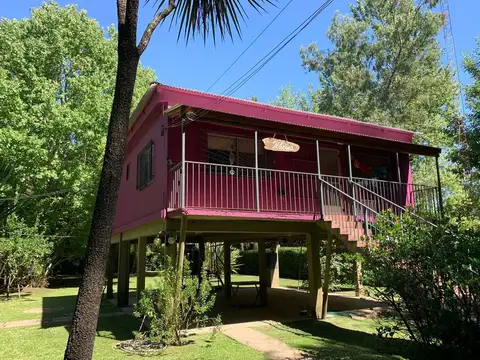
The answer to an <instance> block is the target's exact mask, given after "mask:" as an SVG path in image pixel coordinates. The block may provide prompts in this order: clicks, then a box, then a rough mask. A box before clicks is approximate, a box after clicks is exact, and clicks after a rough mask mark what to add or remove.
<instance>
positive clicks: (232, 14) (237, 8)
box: [145, 0, 276, 43]
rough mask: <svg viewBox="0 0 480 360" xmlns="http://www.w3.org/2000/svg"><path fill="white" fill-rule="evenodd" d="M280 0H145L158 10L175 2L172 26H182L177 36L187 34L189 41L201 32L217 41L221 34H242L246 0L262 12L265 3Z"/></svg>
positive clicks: (222, 37) (246, 16) (186, 38)
mask: <svg viewBox="0 0 480 360" xmlns="http://www.w3.org/2000/svg"><path fill="white" fill-rule="evenodd" d="M275 1H276V0H244V1H242V0H175V1H172V0H155V1H153V0H145V3H146V4H148V3H151V2H152V3H153V5H154V6H155V8H156V11H157V12H159V11H162V9H163V8H164V6H166V5H168V3H171V2H173V3H175V9H174V10H173V13H172V15H171V22H170V27H171V26H172V25H173V24H175V25H178V26H179V29H178V36H177V40H180V38H181V37H182V36H183V37H184V38H185V41H186V42H187V43H188V40H189V39H190V37H191V38H195V35H196V34H199V35H200V36H201V37H202V38H203V39H204V41H206V39H207V38H208V37H209V36H210V35H211V36H212V39H213V41H214V42H215V41H216V38H217V36H220V39H221V40H224V39H225V37H227V36H228V37H230V38H232V39H233V37H234V35H235V34H237V35H238V36H240V37H241V36H242V31H241V22H242V21H244V20H245V19H246V18H248V15H247V12H246V10H245V8H244V6H243V4H242V3H247V4H248V5H249V6H250V7H251V8H253V9H254V10H256V11H258V12H262V11H265V8H264V5H265V4H273V3H274V2H275Z"/></svg>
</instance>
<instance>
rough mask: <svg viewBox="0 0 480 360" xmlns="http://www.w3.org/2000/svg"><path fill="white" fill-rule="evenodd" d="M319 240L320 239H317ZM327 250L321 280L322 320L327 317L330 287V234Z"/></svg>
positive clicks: (329, 235) (330, 235)
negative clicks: (323, 274)
mask: <svg viewBox="0 0 480 360" xmlns="http://www.w3.org/2000/svg"><path fill="white" fill-rule="evenodd" d="M319 240H320V239H319ZM326 245H327V248H326V256H325V276H324V279H323V303H322V319H325V318H326V317H327V309H328V290H329V289H328V288H329V286H330V267H331V262H332V234H328V235H327V244H326Z"/></svg>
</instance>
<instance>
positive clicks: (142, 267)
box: [137, 237, 147, 302]
mask: <svg viewBox="0 0 480 360" xmlns="http://www.w3.org/2000/svg"><path fill="white" fill-rule="evenodd" d="M146 259H147V238H146V237H140V238H138V243H137V302H138V301H139V300H140V295H141V294H142V291H143V290H145V272H146Z"/></svg>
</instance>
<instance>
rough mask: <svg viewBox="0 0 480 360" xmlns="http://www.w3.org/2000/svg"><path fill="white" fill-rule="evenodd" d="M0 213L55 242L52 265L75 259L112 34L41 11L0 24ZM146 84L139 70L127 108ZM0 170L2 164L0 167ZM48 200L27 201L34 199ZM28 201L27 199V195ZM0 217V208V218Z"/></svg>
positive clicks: (102, 115) (105, 106)
mask: <svg viewBox="0 0 480 360" xmlns="http://www.w3.org/2000/svg"><path fill="white" fill-rule="evenodd" d="M0 49H2V50H1V51H0V103H1V104H2V105H1V106H0V159H1V160H0V162H2V163H3V164H5V166H6V164H9V171H8V173H7V175H8V176H2V178H1V180H0V198H8V199H9V200H3V201H2V200H0V202H1V204H0V207H1V208H4V209H5V208H8V207H12V206H13V202H14V200H13V199H15V198H16V197H17V196H19V197H20V200H19V203H17V205H18V206H16V210H15V211H16V213H17V214H18V215H19V216H20V217H21V218H23V219H24V220H25V221H26V223H27V224H29V225H30V226H32V225H33V224H34V223H38V225H39V226H40V227H41V228H43V229H42V230H43V231H44V232H45V233H46V234H49V235H57V236H65V237H63V238H58V240H57V241H56V245H55V254H54V259H53V261H54V263H55V264H58V263H59V262H60V261H65V260H70V261H74V262H78V261H79V259H80V258H81V257H83V255H84V252H85V247H86V243H87V237H86V234H88V231H89V227H90V221H91V216H92V210H93V204H94V200H95V191H96V188H97V186H98V179H99V176H100V169H101V161H102V155H103V151H104V147H105V138H106V134H107V125H108V116H109V111H110V108H111V105H112V101H113V93H114V89H115V88H114V84H115V82H114V79H115V67H116V62H117V58H116V53H117V33H116V32H115V30H114V29H113V27H111V28H109V29H108V30H107V29H103V28H102V27H100V25H99V24H98V23H97V22H96V21H95V20H93V19H90V18H88V16H87V13H86V12H85V11H78V9H77V8H76V7H75V6H67V7H65V8H61V7H60V6H59V5H58V4H56V3H53V2H50V3H48V4H47V3H46V4H43V5H42V6H41V7H40V8H38V9H34V10H32V12H31V17H30V18H25V19H22V20H10V19H1V20H0ZM154 79H155V74H154V73H153V71H152V70H149V69H145V68H143V67H141V66H140V67H139V70H138V76H137V81H136V91H135V92H134V101H135V102H136V101H138V100H139V98H140V97H141V96H142V95H143V93H144V91H145V90H146V88H147V86H148V83H149V82H150V81H152V80H154ZM0 167H1V164H0ZM44 193H47V194H51V195H50V196H45V197H36V196H35V195H38V194H44ZM32 195H33V197H30V196H32ZM0 211H1V209H0Z"/></svg>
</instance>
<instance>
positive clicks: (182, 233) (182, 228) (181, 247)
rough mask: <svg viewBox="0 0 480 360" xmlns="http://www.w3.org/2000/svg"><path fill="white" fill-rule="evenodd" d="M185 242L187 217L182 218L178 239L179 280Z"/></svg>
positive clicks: (181, 276) (181, 273) (181, 274)
mask: <svg viewBox="0 0 480 360" xmlns="http://www.w3.org/2000/svg"><path fill="white" fill-rule="evenodd" d="M186 240H187V217H186V216H182V220H181V223H180V236H179V238H178V254H177V271H178V276H179V277H180V279H182V278H183V262H184V260H185V241H186Z"/></svg>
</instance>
